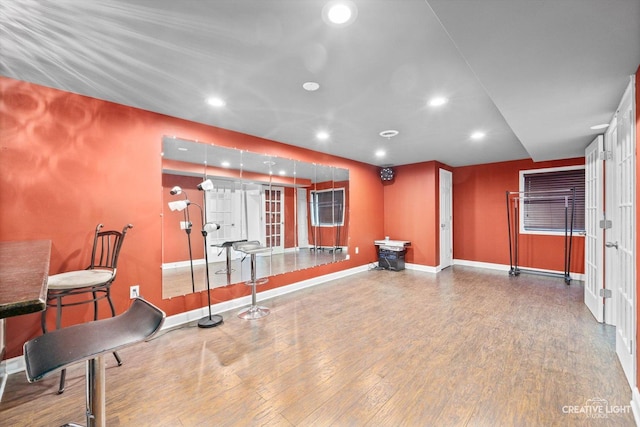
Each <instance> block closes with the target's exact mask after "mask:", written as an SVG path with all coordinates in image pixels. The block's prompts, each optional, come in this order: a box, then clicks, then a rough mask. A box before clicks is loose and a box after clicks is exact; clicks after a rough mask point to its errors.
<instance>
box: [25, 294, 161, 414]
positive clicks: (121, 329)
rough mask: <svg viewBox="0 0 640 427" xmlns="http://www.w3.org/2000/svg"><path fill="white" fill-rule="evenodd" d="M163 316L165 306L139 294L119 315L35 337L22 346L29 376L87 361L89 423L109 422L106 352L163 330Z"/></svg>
mask: <svg viewBox="0 0 640 427" xmlns="http://www.w3.org/2000/svg"><path fill="white" fill-rule="evenodd" d="M164 319H165V313H164V312H163V311H162V310H160V309H159V308H157V307H155V306H154V305H153V304H151V303H149V302H147V301H145V300H143V299H141V298H136V299H134V300H133V303H132V304H131V306H130V307H129V309H128V310H127V311H125V312H124V313H122V314H120V315H118V316H115V317H110V318H106V319H102V320H96V321H94V322H87V323H81V324H78V325H73V326H69V327H67V328H63V329H57V330H55V331H51V332H48V333H46V334H43V335H41V336H39V337H36V338H34V339H32V340H30V341H28V342H26V343H25V344H24V348H23V350H24V361H25V365H26V369H25V371H26V375H27V380H28V381H29V382H35V381H38V380H41V379H43V378H45V377H47V376H49V375H51V374H53V373H55V372H58V371H61V370H63V369H66V368H67V367H68V366H70V365H73V364H75V363H78V362H82V361H87V372H86V388H87V393H86V398H87V412H86V414H87V426H94V425H98V426H103V425H105V422H106V420H105V418H106V417H105V363H104V360H103V355H105V354H107V353H113V352H115V351H116V350H119V349H122V348H124V347H128V346H131V345H133V344H136V343H139V342H142V341H146V340H149V339H150V338H151V337H153V336H154V335H155V334H156V333H157V332H158V331H159V330H160V328H161V327H162V324H163V323H164ZM69 425H71V424H69Z"/></svg>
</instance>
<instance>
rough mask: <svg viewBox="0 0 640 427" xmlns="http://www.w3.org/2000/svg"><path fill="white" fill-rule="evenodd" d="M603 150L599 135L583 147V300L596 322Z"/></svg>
mask: <svg viewBox="0 0 640 427" xmlns="http://www.w3.org/2000/svg"><path fill="white" fill-rule="evenodd" d="M603 151H604V141H603V138H602V136H598V137H597V138H596V139H594V140H593V142H592V143H591V144H589V146H588V147H587V149H586V151H585V163H586V169H585V221H584V222H585V229H586V232H587V234H586V236H585V251H584V252H585V255H584V263H585V265H584V272H585V280H584V303H585V304H586V305H587V307H589V310H591V313H592V314H593V316H594V317H595V318H596V320H597V321H598V322H601V323H602V322H603V320H604V299H603V297H602V296H601V294H600V291H601V290H602V289H603V288H604V276H603V271H604V269H603V268H602V267H603V265H604V258H603V250H602V246H603V243H602V241H603V231H602V228H600V220H601V219H603V218H604V215H603V206H602V203H603V200H602V191H603V188H604V182H603V175H602V171H603V167H602V166H603V165H602V163H603V160H601V159H600V153H602V152H603Z"/></svg>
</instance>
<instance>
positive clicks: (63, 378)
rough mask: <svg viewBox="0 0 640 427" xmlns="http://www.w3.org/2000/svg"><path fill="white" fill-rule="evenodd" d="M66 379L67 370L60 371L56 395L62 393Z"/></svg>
mask: <svg viewBox="0 0 640 427" xmlns="http://www.w3.org/2000/svg"><path fill="white" fill-rule="evenodd" d="M66 378H67V370H66V369H63V370H62V371H60V385H59V386H58V394H62V393H64V386H65V384H64V383H65V379H66Z"/></svg>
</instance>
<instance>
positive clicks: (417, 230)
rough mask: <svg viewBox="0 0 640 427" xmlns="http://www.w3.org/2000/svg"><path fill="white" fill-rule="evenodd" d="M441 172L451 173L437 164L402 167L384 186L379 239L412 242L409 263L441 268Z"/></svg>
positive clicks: (444, 166)
mask: <svg viewBox="0 0 640 427" xmlns="http://www.w3.org/2000/svg"><path fill="white" fill-rule="evenodd" d="M440 168H443V169H447V170H451V168H450V167H448V166H446V165H444V164H442V163H439V162H435V161H431V162H426V163H416V164H411V165H405V166H399V167H397V168H395V172H396V173H395V177H394V179H393V181H390V182H387V183H386V184H385V185H384V211H383V212H384V214H383V216H384V233H383V234H382V235H380V236H378V237H377V238H378V239H383V238H384V237H385V236H389V238H391V239H393V240H408V241H411V246H409V249H408V250H407V254H406V256H405V261H406V262H408V263H413V264H420V265H426V266H433V267H435V266H437V265H439V264H440V244H439V241H440V240H439V239H440V234H439V233H440V227H439V225H438V224H439V222H438V221H439V218H438V217H439V212H440V199H439V185H440V178H439V170H440ZM454 221H455V217H454ZM454 232H455V225H454Z"/></svg>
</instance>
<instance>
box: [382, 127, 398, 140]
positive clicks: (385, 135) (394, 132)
mask: <svg viewBox="0 0 640 427" xmlns="http://www.w3.org/2000/svg"><path fill="white" fill-rule="evenodd" d="M399 133H400V132H398V131H397V130H394V129H389V130H383V131H382V132H380V136H381V137H383V138H388V139H391V138H393V137H394V136H396V135H398V134H399Z"/></svg>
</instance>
